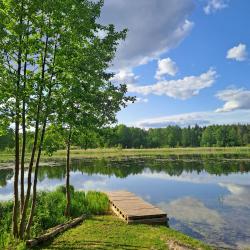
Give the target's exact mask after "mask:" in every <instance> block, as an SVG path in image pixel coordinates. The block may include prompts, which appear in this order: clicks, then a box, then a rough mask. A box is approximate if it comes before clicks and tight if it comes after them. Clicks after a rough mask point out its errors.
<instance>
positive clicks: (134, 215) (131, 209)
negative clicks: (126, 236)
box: [106, 191, 168, 224]
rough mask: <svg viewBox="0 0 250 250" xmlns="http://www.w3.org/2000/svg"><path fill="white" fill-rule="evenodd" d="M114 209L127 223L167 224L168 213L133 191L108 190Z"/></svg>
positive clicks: (111, 205)
mask: <svg viewBox="0 0 250 250" xmlns="http://www.w3.org/2000/svg"><path fill="white" fill-rule="evenodd" d="M106 194H107V195H108V198H109V202H110V207H111V209H112V211H113V212H114V213H115V214H116V215H117V216H118V217H119V218H121V219H123V220H124V221H126V222H127V223H147V224H155V223H157V224H165V223H167V220H168V219H167V214H166V213H165V212H163V211H162V210H160V209H159V208H157V207H155V206H153V205H151V204H150V203H148V202H146V201H144V200H143V199H141V198H139V197H137V196H136V195H134V194H133V193H130V192H127V191H114V192H106Z"/></svg>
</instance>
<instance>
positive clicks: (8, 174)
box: [0, 169, 14, 187]
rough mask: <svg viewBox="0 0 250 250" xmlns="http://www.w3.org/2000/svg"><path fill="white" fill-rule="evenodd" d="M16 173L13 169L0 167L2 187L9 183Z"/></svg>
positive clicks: (0, 185) (0, 183)
mask: <svg viewBox="0 0 250 250" xmlns="http://www.w3.org/2000/svg"><path fill="white" fill-rule="evenodd" d="M13 175H14V172H13V170H12V169H0V187H4V186H6V185H7V181H8V180H10V179H11V178H12V177H13Z"/></svg>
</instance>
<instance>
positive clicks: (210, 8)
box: [204, 0, 228, 15]
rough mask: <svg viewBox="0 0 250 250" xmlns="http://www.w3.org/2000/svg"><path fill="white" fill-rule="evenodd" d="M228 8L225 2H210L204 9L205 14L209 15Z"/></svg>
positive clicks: (218, 0) (210, 0)
mask: <svg viewBox="0 0 250 250" xmlns="http://www.w3.org/2000/svg"><path fill="white" fill-rule="evenodd" d="M226 7H228V5H227V3H226V1H225V0H208V2H207V5H206V6H205V7H204V12H205V13H206V14H207V15H210V14H211V13H214V12H216V11H218V10H222V9H225V8H226Z"/></svg>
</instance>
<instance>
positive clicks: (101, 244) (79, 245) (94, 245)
mask: <svg viewBox="0 0 250 250" xmlns="http://www.w3.org/2000/svg"><path fill="white" fill-rule="evenodd" d="M51 244H52V241H50V242H47V243H45V244H43V245H40V247H36V248H34V249H58V250H66V249H70V250H73V249H76V250H78V249H103V250H107V249H124V250H137V249H148V247H144V246H139V245H129V244H118V243H113V242H109V241H97V240H95V241H90V240H82V241H76V242H73V243H69V242H67V241H61V242H60V243H59V244H58V245H56V244H54V245H51Z"/></svg>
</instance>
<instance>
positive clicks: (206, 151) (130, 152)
mask: <svg viewBox="0 0 250 250" xmlns="http://www.w3.org/2000/svg"><path fill="white" fill-rule="evenodd" d="M194 154H196V155H224V154H228V155H239V156H242V157H250V147H225V148H222V147H209V148H208V147H197V148H154V149H119V148H103V149H102V148H99V149H88V150H72V153H71V155H72V157H73V158H107V157H143V156H168V155H194ZM65 155H66V152H65V150H59V151H57V152H56V153H54V155H53V156H51V157H49V156H47V155H43V157H42V160H43V161H51V160H54V159H62V158H64V157H65ZM28 157H29V154H27V158H28ZM13 159H14V154H11V153H4V152H2V153H1V152H0V163H8V162H12V161H13Z"/></svg>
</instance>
